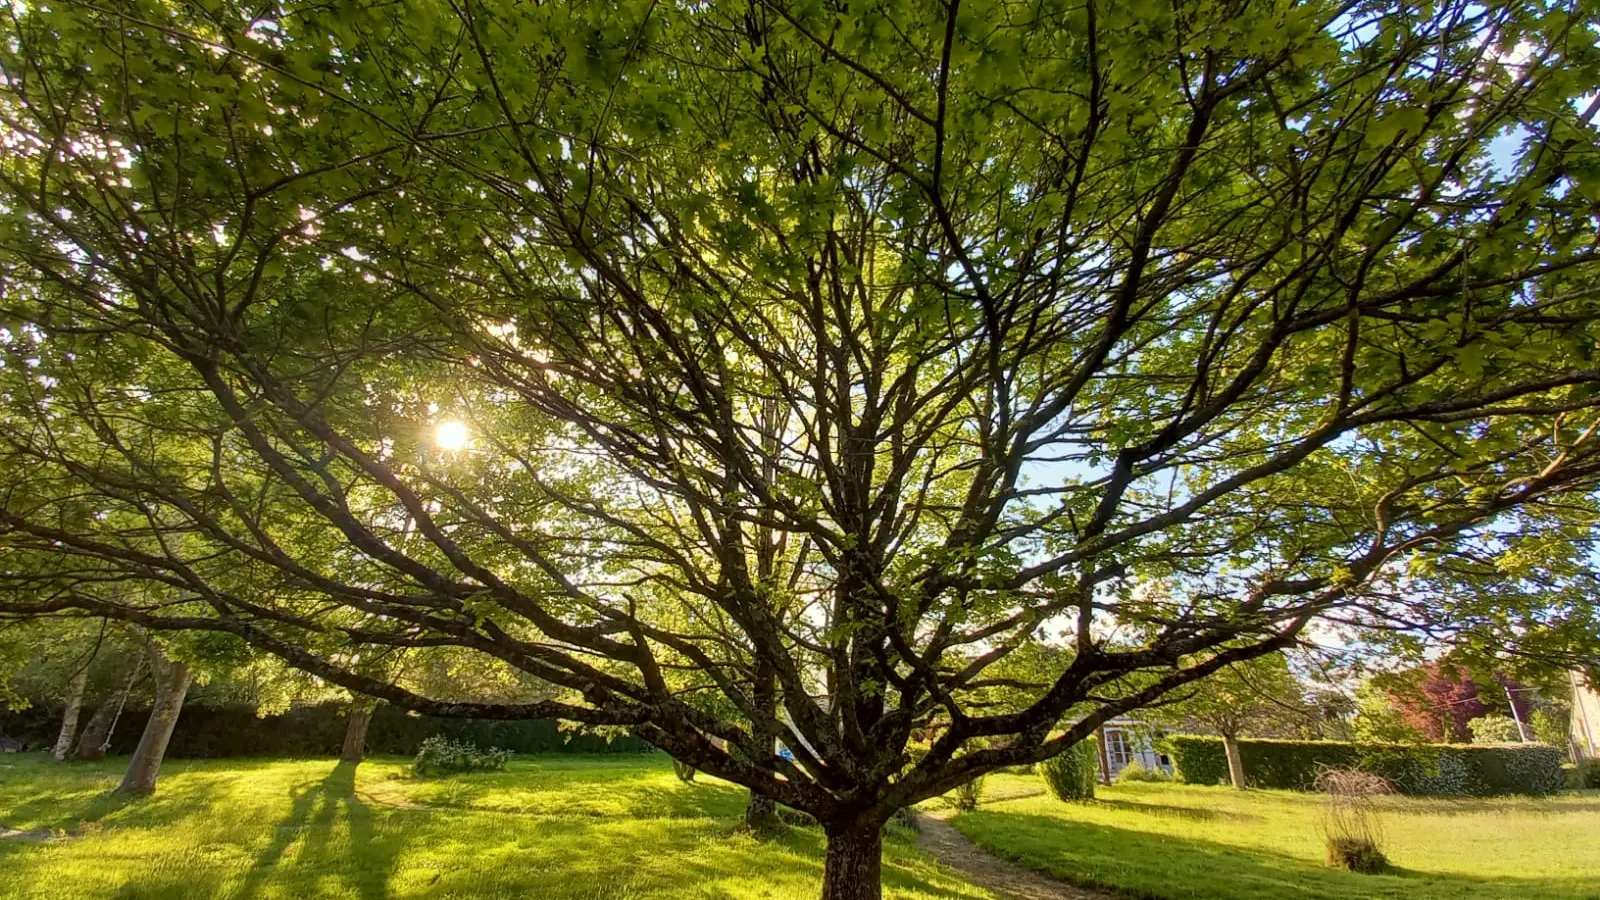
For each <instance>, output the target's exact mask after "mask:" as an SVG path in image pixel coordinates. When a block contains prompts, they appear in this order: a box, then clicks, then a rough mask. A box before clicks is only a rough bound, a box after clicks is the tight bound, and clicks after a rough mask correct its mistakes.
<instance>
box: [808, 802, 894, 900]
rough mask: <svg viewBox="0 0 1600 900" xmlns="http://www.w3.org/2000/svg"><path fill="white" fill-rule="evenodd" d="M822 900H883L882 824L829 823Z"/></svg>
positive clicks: (823, 870)
mask: <svg viewBox="0 0 1600 900" xmlns="http://www.w3.org/2000/svg"><path fill="white" fill-rule="evenodd" d="M826 833H827V837H828V855H827V858H826V860H825V861H824V863H823V869H822V900H882V897H883V823H882V822H877V821H872V822H851V823H849V824H847V825H841V826H832V825H830V826H828V827H827V828H826Z"/></svg>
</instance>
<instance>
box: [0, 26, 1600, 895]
mask: <svg viewBox="0 0 1600 900" xmlns="http://www.w3.org/2000/svg"><path fill="white" fill-rule="evenodd" d="M7 16H8V20H7V22H8V25H7V27H8V29H9V33H8V35H7V36H6V38H5V40H4V41H0V69H3V72H4V81H3V83H0V121H3V123H4V136H3V141H4V144H5V151H6V152H5V153H4V154H3V155H0V266H3V268H0V295H3V297H4V300H3V303H0V305H3V314H4V316H5V322H4V328H5V331H4V333H3V334H0V338H3V339H4V356H3V358H0V363H3V365H0V402H3V409H0V483H3V484H4V485H5V495H4V512H3V514H0V515H3V518H0V529H3V532H0V533H3V546H4V561H3V565H0V579H3V583H4V587H5V588H6V593H5V600H4V601H3V602H4V603H5V605H6V606H7V608H8V610H9V612H10V613H11V614H14V615H36V614H47V613H74V612H75V613H81V614H91V615H100V616H110V617H116V618H121V619H126V620H130V621H133V622H136V623H139V624H141V625H143V626H145V627H148V628H152V629H210V630H215V631H221V632H226V633H228V634H231V635H234V636H236V637H237V638H238V639H241V640H243V641H246V642H248V643H250V644H252V645H254V646H256V647H258V648H261V649H264V650H267V651H269V652H271V653H275V654H278V655H280V656H282V657H283V658H284V659H286V660H287V661H289V662H290V663H292V664H293V665H295V666H298V667H301V668H304V669H306V670H308V671H310V672H312V673H314V674H316V675H318V676H319V677H322V678H325V679H327V680H329V681H331V682H334V683H337V684H340V685H342V686H344V687H347V688H350V689H351V690H354V691H357V692H359V693H361V694H364V695H368V696H372V697H376V698H381V699H383V700H385V701H388V702H391V703H395V704H397V705H401V706H406V707H410V708H412V709H416V710H420V711H423V712H429V713H443V714H471V715H477V716H490V717H493V716H499V717H526V716H556V717H560V718H563V719H568V720H572V721H576V722H585V723H591V724H596V725H613V726H626V727H630V728H632V729H633V730H634V731H635V732H636V733H638V734H640V735H642V736H644V737H646V738H648V739H649V740H651V741H653V742H655V743H656V744H658V745H659V746H661V747H662V748H663V749H665V750H666V751H668V752H669V753H671V754H672V755H673V756H675V757H676V758H678V759H680V760H682V761H684V762H687V763H689V764H691V765H693V766H694V767H695V768H697V769H699V770H702V771H706V772H709V773H712V774H715V775H718V776H721V777H723V778H726V779H729V780H731V781H734V782H737V783H740V784H743V785H746V786H748V787H749V788H750V789H751V790H752V791H754V792H755V793H757V794H760V795H764V796H767V797H770V798H772V799H773V800H775V801H778V802H781V803H785V804H788V805H790V806H793V807H797V808H799V809H802V810H805V811H807V812H809V813H811V814H813V815H815V816H816V817H817V819H818V820H819V821H820V822H821V823H822V825H823V828H824V829H825V830H826V833H827V839H828V840H827V845H828V850H827V862H826V866H825V876H824V887H823V894H824V896H825V897H828V898H835V900H844V898H872V897H877V896H878V895H879V888H878V882H879V865H880V863H879V850H880V843H881V838H880V828H881V826H882V824H883V823H884V821H885V820H886V819H887V817H888V816H889V815H890V814H891V813H892V812H893V811H894V810H896V809H898V808H900V807H903V806H906V805H908V804H910V803H913V802H916V801H917V800H919V799H922V798H925V797H929V796H933V795H936V794H939V793H942V792H944V791H946V790H949V789H950V788H951V787H953V786H955V785H957V784H959V783H962V782H964V781H966V780H969V779H971V778H973V777H976V776H978V775H981V774H982V773H984V772H986V771H990V770H992V769H994V768H996V767H998V766H1004V765H1011V764H1017V763H1027V762H1031V761H1037V760H1042V759H1045V758H1048V757H1051V756H1053V755H1055V754H1058V753H1060V752H1062V751H1064V750H1065V749H1067V748H1068V747H1070V746H1072V745H1073V744H1074V743H1076V742H1078V741H1080V740H1082V739H1083V738H1084V737H1086V736H1088V735H1090V734H1092V733H1093V732H1094V730H1095V729H1096V728H1097V727H1098V726H1099V725H1100V724H1101V723H1102V722H1104V721H1105V720H1106V719H1107V718H1109V717H1111V716H1115V715H1118V714H1121V713H1124V712H1127V711H1129V710H1132V709H1135V708H1137V707H1139V706H1141V705H1143V704H1147V703H1150V702H1152V701H1154V700H1156V699H1158V698H1159V697H1161V696H1162V695H1163V694H1164V693H1166V692H1168V691H1171V690H1173V689H1175V688H1178V687H1181V686H1182V685H1184V684H1187V683H1189V682H1192V681H1194V680H1195V679H1199V678H1202V677H1204V676H1206V675H1208V674H1210V673H1211V672H1212V671H1214V670H1215V669H1217V668H1219V667H1221V666H1224V665H1227V664H1229V663H1231V662H1237V661H1242V660H1246V659H1249V658H1253V657H1255V656H1259V655H1264V654H1268V653H1271V652H1274V651H1276V650H1278V649H1281V648H1283V647H1285V646H1287V645H1289V644H1291V643H1293V642H1295V641H1296V640H1297V639H1298V636H1299V635H1300V634H1301V633H1302V632H1303V631H1304V630H1305V629H1306V627H1307V626H1308V624H1310V623H1312V622H1313V621H1315V620H1317V619H1318V618H1319V617H1324V616H1328V617H1335V618H1338V619H1340V620H1342V621H1346V622H1351V623H1355V624H1367V623H1375V624H1381V623H1384V622H1388V621H1390V620H1389V619H1388V618H1387V614H1388V613H1390V612H1392V611H1395V610H1398V609H1401V608H1402V607H1403V608H1404V611H1405V612H1406V614H1407V615H1408V616H1413V617H1414V616H1416V615H1417V614H1418V612H1419V611H1418V610H1416V609H1414V608H1412V607H1413V604H1409V603H1408V601H1409V600H1410V599H1411V598H1412V597H1414V596H1415V595H1416V594H1415V592H1416V590H1417V589H1418V587H1419V586H1423V587H1425V586H1426V583H1427V579H1428V578H1429V573H1430V571H1437V570H1438V568H1439V567H1438V563H1439V562H1440V561H1441V560H1443V559H1447V558H1450V557H1451V556H1452V554H1454V553H1456V552H1457V551H1459V550H1461V549H1462V548H1471V549H1472V551H1473V554H1474V556H1473V559H1474V560H1475V561H1481V560H1484V559H1489V560H1494V559H1496V558H1497V554H1498V553H1500V552H1501V551H1500V550H1499V549H1497V548H1500V547H1501V545H1503V544H1504V543H1505V542H1506V541H1507V540H1509V536H1510V535H1514V534H1515V533H1516V532H1517V530H1518V529H1519V527H1521V525H1522V524H1523V523H1524V522H1527V521H1533V520H1537V519H1539V517H1541V516H1547V515H1551V514H1552V513H1551V510H1553V509H1559V508H1565V507H1566V506H1567V505H1571V504H1577V505H1585V504H1587V497H1588V496H1589V492H1590V491H1591V490H1592V488H1593V486H1594V482H1595V476H1596V474H1597V472H1600V452H1597V451H1600V438H1597V437H1596V436H1595V434H1594V430H1595V423H1596V417H1597V416H1600V397H1597V395H1596V392H1595V387H1596V385H1597V384H1600V368H1597V366H1596V364H1595V347H1596V339H1597V337H1600V325H1597V315H1600V295H1597V294H1596V292H1595V291H1594V288H1593V284H1594V278H1595V275H1596V273H1597V271H1600V266H1597V265H1596V262H1597V260H1600V253H1597V246H1596V237H1595V234H1596V229H1595V216H1594V203H1595V201H1596V199H1600V159H1597V156H1596V153H1595V149H1594V148H1595V142H1596V136H1597V135H1596V129H1595V127H1594V123H1593V119H1594V115H1595V112H1596V103H1597V101H1590V102H1588V104H1587V105H1585V101H1582V100H1580V99H1579V98H1585V97H1592V96H1594V95H1595V93H1596V88H1597V85H1600V71H1597V54H1596V44H1597V35H1596V33H1595V29H1594V27H1593V24H1592V23H1593V22H1594V21H1595V10H1594V9H1593V8H1592V4H1590V3H1578V4H1553V3H1537V2H1529V3H1514V4H1509V5H1508V4H1500V3H1491V4H1483V3H1478V2H1467V0H1443V2H1437V3H1429V4H1423V5H1415V4H1398V3H1392V2H1383V0H1377V2H1357V0H1350V2H1343V0H1334V2H1329V0H1311V2H1288V0H1265V2H1255V3H1249V2H1242V0H1240V2H1234V0H1227V2H1189V0H1183V2H1177V3H1171V4H1126V3H1102V2H1099V0H1087V2H1084V0H1061V2H1053V0H1041V2H1001V0H949V2H945V3H921V2H906V0H865V2H845V0H835V2H800V0H745V2H720V0H719V2H709V3H674V2H667V3H661V2H659V0H622V2H612V0H606V2H603V3H579V2H554V3H544V4H527V3H520V2H512V0H448V2H438V0H406V2H393V0H383V2H363V0H351V2H345V3H338V4H326V3H299V2H288V0H280V2H276V3H274V2H270V0H269V2H251V3H243V2H235V0H180V2H170V0H126V2H119V3H115V4H87V3H77V2H72V0H67V2H61V3H52V4H38V5H30V6H29V7H28V8H26V9H24V8H21V7H15V6H14V7H12V8H11V9H9V10H8V12H7ZM1135 579H1143V580H1151V581H1154V580H1160V581H1161V582H1162V583H1164V584H1169V585H1172V586H1173V589H1172V590H1170V591H1166V592H1162V593H1160V594H1156V593H1153V592H1148V591H1138V590H1133V589H1131V588H1130V587H1129V586H1130V585H1131V584H1134V583H1135ZM1543 596H1544V595H1537V594H1535V595H1529V596H1524V597H1521V598H1519V599H1518V600H1517V602H1518V603H1519V604H1520V608H1521V609H1522V613H1523V615H1522V617H1521V618H1522V620H1523V621H1525V622H1527V623H1532V624H1533V625H1536V626H1537V625H1540V624H1541V623H1545V622H1549V621H1555V620H1564V619H1566V618H1569V617H1570V616H1571V615H1572V614H1573V607H1571V606H1570V605H1569V604H1564V603H1560V602H1554V601H1552V602H1549V603H1545V602H1544V600H1543ZM1450 607H1451V603H1450V602H1440V603H1437V604H1434V605H1432V606H1424V607H1423V609H1422V610H1421V611H1420V612H1422V613H1426V614H1427V615H1429V616H1439V617H1445V616H1448V615H1449V614H1450V611H1451V610H1450ZM1045 630H1050V631H1059V630H1064V631H1065V633H1066V645H1067V647H1068V648H1069V650H1070V659H1069V660H1068V661H1065V662H1064V664H1063V665H1062V666H1061V667H1059V670H1058V671H1055V672H1053V673H1052V677H1050V678H1048V679H1045V680H1043V681H1042V682H1037V683H1035V682H1026V681H1017V680H1015V679H1006V678H1000V677H998V676H994V675H992V674H991V673H992V671H993V670H994V669H995V667H996V666H997V665H998V663H999V662H1000V661H1001V660H1003V659H1005V658H1006V656H1007V654H1008V653H1010V652H1011V651H1012V650H1013V649H1014V648H1017V647H1020V646H1027V645H1029V644H1030V642H1036V641H1038V640H1039V639H1040V635H1041V633H1042V632H1043V631H1045ZM1581 632H1582V629H1581V628H1579V629H1575V630H1573V631H1572V632H1571V633H1581ZM1130 634H1131V635H1136V636H1137V641H1135V642H1133V643H1130V642H1129V640H1128V635H1130ZM433 645H452V646H458V647H461V648H466V649H468V650H471V651H474V652H478V653H482V654H484V655H485V656H486V657H490V658H493V659H494V660H496V661H497V664H499V665H504V666H506V667H510V668H515V669H519V670H521V671H523V672H526V673H528V674H531V675H533V676H536V677H538V678H540V679H544V680H546V681H548V682H549V683H551V684H552V685H555V686H556V687H558V688H559V689H560V691H561V693H560V694H559V696H557V697H555V698H553V699H549V700H540V701H535V702H527V703H478V702H471V701H463V700H447V699H441V698H438V697H430V696H428V695H426V694H423V693H420V692H418V691H416V690H411V689H408V688H407V687H405V686H404V685H399V684H395V683H391V682H385V681H384V680H382V679H380V678H374V677H372V676H370V675H366V674H363V673H362V672H361V671H360V667H359V665H358V663H357V660H358V659H359V658H360V657H361V656H362V654H363V653H364V652H369V651H370V650H371V649H372V648H391V647H397V646H399V647H406V646H433ZM1001 682H1004V683H1003V684H1002V683H1001ZM996 689H1005V690H1008V691H1013V692H1015V691H1023V692H1025V694H1026V696H1025V697H1024V698H1023V702H1020V703H1015V704H1014V703H1011V702H1008V703H1007V704H1005V706H1004V708H996V707H994V706H993V704H992V703H986V702H975V698H983V697H992V694H993V692H994V691H995V690H996ZM1013 699H1015V698H1014V697H1013ZM791 730H792V731H793V732H795V734H794V735H790V736H789V737H791V738H793V739H792V740H791V739H788V738H786V741H785V742H786V743H787V744H788V745H789V746H790V748H791V749H793V751H794V755H795V759H794V760H793V761H790V760H788V759H786V758H780V757H779V756H777V755H775V753H774V752H773V744H772V741H771V736H772V735H774V734H778V733H787V732H789V731H791ZM914 730H916V731H918V732H919V733H933V734H937V735H938V737H937V739H936V740H935V741H934V742H933V744H932V747H931V750H930V751H929V752H928V753H927V754H926V755H924V756H921V757H920V758H919V759H917V760H916V761H915V762H914V763H913V761H912V759H911V758H910V757H909V756H908V754H907V753H906V745H907V741H908V736H909V735H911V734H912V732H913V731H914Z"/></svg>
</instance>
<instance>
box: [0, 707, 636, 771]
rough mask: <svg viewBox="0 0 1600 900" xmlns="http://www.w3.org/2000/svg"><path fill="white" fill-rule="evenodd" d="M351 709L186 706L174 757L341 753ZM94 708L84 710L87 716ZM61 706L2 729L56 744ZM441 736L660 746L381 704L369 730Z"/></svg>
mask: <svg viewBox="0 0 1600 900" xmlns="http://www.w3.org/2000/svg"><path fill="white" fill-rule="evenodd" d="M346 710H347V707H345V706H343V705H342V704H320V705H316V706H300V707H296V708H294V709H291V710H289V711H288V712H286V713H284V714H282V715H277V716H259V717H258V716H257V715H256V713H255V710H254V709H253V708H252V707H249V706H242V705H241V706H186V707H184V709H183V714H182V715H180V716H179V717H178V725H177V727H176V728H175V729H173V732H172V743H171V744H170V745H169V746H168V748H167V755H168V756H170V757H174V758H187V759H211V758H221V757H229V756H269V757H270V756H278V757H284V756H288V757H295V756H337V755H338V754H339V749H340V746H341V745H342V744H343V742H344V730H345V724H346V722H347V719H346V717H345V716H346ZM90 713H91V711H90V710H89V709H85V710H84V711H83V719H82V721H88V718H89V715H90ZM149 715H150V711H149V710H146V709H134V708H132V707H129V708H128V709H125V710H123V711H122V717H121V718H120V719H118V720H117V729H116V731H115V732H113V733H112V735H111V750H110V752H111V753H113V754H118V755H123V754H128V753H132V752H133V749H134V747H136V746H138V744H139V734H140V732H142V731H143V730H144V723H145V719H147V718H148V717H149ZM60 716H61V714H60V708H59V706H55V707H51V706H49V705H44V704H41V705H39V706H35V707H32V708H30V709H28V710H25V711H23V712H21V713H13V712H0V734H6V735H9V736H11V737H14V738H16V739H17V740H20V741H22V743H23V744H24V745H25V746H26V747H28V748H29V749H42V748H47V747H49V746H51V745H52V744H54V743H55V739H56V732H57V730H58V729H60V727H61V717H60ZM435 735H439V736H443V737H445V738H448V739H450V740H453V741H466V742H469V743H473V744H476V745H478V746H480V747H499V748H502V749H505V750H510V751H512V752H514V753H647V752H650V751H653V750H655V747H654V746H652V745H651V744H650V743H648V742H647V741H644V740H642V739H640V738H635V737H629V736H625V735H624V736H619V737H615V738H611V739H607V738H605V737H603V736H600V735H593V734H581V733H578V732H573V731H563V730H561V727H560V724H559V723H558V722H556V720H554V719H521V720H495V719H449V718H442V717H436V716H414V715H411V714H410V713H408V712H406V711H405V710H403V709H398V708H396V707H393V706H387V705H385V706H380V707H378V708H377V710H375V711H374V713H373V716H372V723H371V724H370V725H369V726H368V727H367V750H368V752H371V753H382V754H395V755H398V756H412V755H414V754H415V753H416V752H417V749H418V748H419V747H421V746H422V742H423V741H424V740H426V739H428V738H430V737H433V736H435Z"/></svg>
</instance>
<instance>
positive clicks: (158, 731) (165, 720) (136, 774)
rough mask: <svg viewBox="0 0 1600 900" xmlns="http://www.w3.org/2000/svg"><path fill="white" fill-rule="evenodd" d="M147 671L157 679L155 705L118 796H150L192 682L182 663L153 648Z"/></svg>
mask: <svg viewBox="0 0 1600 900" xmlns="http://www.w3.org/2000/svg"><path fill="white" fill-rule="evenodd" d="M150 657H151V660H150V668H151V669H152V670H153V672H154V674H155V678H156V702H155V706H153V707H151V709H150V719H149V721H147V722H145V723H144V734H142V735H140V736H139V747H138V749H136V750H134V751H133V759H130V760H128V771H127V773H126V774H124V775H123V776H122V784H121V786H119V787H118V788H117V793H119V794H153V793H155V790H156V777H157V776H158V775H160V774H161V760H162V759H163V758H165V757H166V755H167V742H169V741H171V740H172V729H173V728H175V727H177V724H178V716H179V714H181V713H182V712H183V698H184V697H185V696H186V695H187V694H188V693H189V684H190V683H191V682H192V681H194V671H193V670H192V669H190V668H189V664H188V663H185V662H173V661H171V660H168V659H167V658H166V654H164V653H162V652H161V650H160V649H159V648H157V647H155V646H153V645H152V646H151V648H150Z"/></svg>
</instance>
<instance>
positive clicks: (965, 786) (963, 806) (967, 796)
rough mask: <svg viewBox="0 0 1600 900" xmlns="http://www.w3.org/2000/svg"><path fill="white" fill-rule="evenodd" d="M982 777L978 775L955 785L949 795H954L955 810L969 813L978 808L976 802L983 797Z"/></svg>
mask: <svg viewBox="0 0 1600 900" xmlns="http://www.w3.org/2000/svg"><path fill="white" fill-rule="evenodd" d="M983 780H984V776H982V775H979V776H978V777H977V778H974V779H972V780H971V781H967V782H963V783H961V784H958V785H956V789H955V790H954V791H952V792H951V793H953V794H955V806H956V809H958V810H961V811H962V812H971V811H972V810H974V809H977V808H978V801H979V800H980V799H982V797H983Z"/></svg>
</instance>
